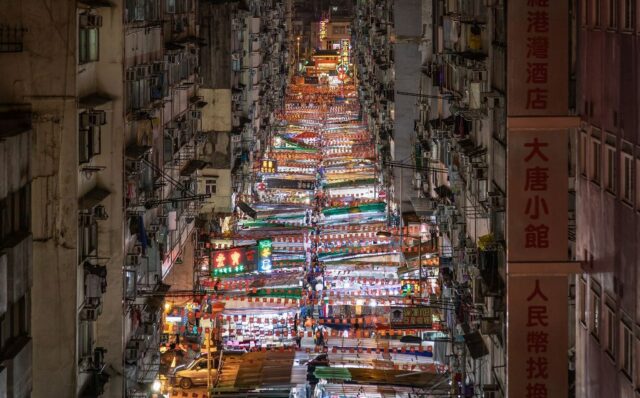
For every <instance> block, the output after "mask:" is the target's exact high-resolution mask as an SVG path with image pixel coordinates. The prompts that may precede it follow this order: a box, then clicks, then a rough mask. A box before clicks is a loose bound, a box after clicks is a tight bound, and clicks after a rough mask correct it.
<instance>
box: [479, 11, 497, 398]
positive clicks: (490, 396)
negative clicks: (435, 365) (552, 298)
mask: <svg viewBox="0 0 640 398" xmlns="http://www.w3.org/2000/svg"><path fill="white" fill-rule="evenodd" d="M485 1H487V0H485ZM489 1H491V0H489ZM494 1H495V0H494ZM499 394H500V387H498V385H497V384H484V385H482V398H498V397H499V396H500V395H499Z"/></svg>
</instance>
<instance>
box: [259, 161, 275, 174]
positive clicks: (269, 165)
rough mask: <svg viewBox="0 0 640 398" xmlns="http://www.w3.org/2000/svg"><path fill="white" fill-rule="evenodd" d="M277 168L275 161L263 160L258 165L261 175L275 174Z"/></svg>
mask: <svg viewBox="0 0 640 398" xmlns="http://www.w3.org/2000/svg"><path fill="white" fill-rule="evenodd" d="M277 168H278V163H277V162H276V161H275V160H268V159H264V160H263V161H262V164H261V165H260V172H261V173H275V172H276V169H277Z"/></svg>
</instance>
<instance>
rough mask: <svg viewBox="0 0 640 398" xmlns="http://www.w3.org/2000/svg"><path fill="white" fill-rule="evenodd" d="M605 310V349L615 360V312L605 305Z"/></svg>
mask: <svg viewBox="0 0 640 398" xmlns="http://www.w3.org/2000/svg"><path fill="white" fill-rule="evenodd" d="M606 308H607V312H606V318H605V327H606V336H605V337H606V344H605V347H606V351H607V354H609V356H610V357H611V358H612V359H614V360H615V358H616V354H615V353H616V324H617V322H616V313H615V311H614V310H613V309H612V308H611V307H609V306H608V305H607V307H606Z"/></svg>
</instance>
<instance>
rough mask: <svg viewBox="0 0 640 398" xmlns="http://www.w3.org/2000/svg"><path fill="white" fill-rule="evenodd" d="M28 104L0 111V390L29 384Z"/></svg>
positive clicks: (27, 388) (18, 391)
mask: <svg viewBox="0 0 640 398" xmlns="http://www.w3.org/2000/svg"><path fill="white" fill-rule="evenodd" d="M32 134H33V131H32V129H31V110H30V108H29V106H27V105H17V104H15V105H12V106H9V107H7V108H6V109H3V112H2V114H0V170H2V171H0V391H2V393H1V394H0V395H1V396H2V397H3V398H4V397H25V396H29V394H30V393H31V390H32V388H33V387H32V383H31V379H32V370H31V355H32V351H33V339H32V334H31V320H30V319H29V313H30V310H31V300H32V297H33V293H32V292H31V288H32V282H31V281H32V277H31V275H32V274H33V257H32V245H33V239H32V235H31V214H30V213H31V212H30V210H31V182H32V178H31V173H32V170H31V145H32V142H33V137H32Z"/></svg>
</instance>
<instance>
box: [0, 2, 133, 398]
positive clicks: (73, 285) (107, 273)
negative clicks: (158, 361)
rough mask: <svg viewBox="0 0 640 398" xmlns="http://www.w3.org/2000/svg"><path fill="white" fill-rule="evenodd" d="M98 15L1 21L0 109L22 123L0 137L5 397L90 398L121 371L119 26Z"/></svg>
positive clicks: (85, 12) (99, 7)
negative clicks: (109, 370)
mask: <svg viewBox="0 0 640 398" xmlns="http://www.w3.org/2000/svg"><path fill="white" fill-rule="evenodd" d="M107 3H108V2H91V1H86V2H82V1H79V2H76V1H64V2H58V3H57V4H56V7H55V8H47V7H43V4H41V3H39V2H35V1H12V2H8V3H6V4H4V5H3V7H2V9H1V10H0V21H2V22H1V23H2V26H3V27H2V30H3V33H2V35H0V37H1V41H2V42H1V43H0V48H1V49H2V50H1V51H2V52H1V53H0V57H1V58H2V62H0V64H1V65H2V66H0V68H1V69H2V76H3V77H2V79H0V80H1V83H0V84H1V85H2V89H1V92H2V94H0V97H1V99H0V102H2V103H3V104H6V105H4V107H5V109H4V110H5V111H7V112H10V113H11V114H13V115H14V116H15V115H24V117H25V118H26V120H25V122H24V123H20V124H15V123H14V125H13V127H12V126H11V124H9V125H8V127H7V125H5V126H3V131H2V136H3V149H4V151H5V155H6V156H5V157H4V158H3V159H4V161H3V167H2V170H3V172H4V173H7V174H6V177H7V178H6V179H5V178H2V186H3V195H2V196H3V198H4V199H5V202H4V203H6V206H3V232H5V233H6V232H7V231H14V232H13V233H9V234H8V235H4V238H3V252H4V253H5V254H4V257H3V258H5V260H3V263H4V264H5V265H4V266H3V268H4V272H2V275H4V278H6V279H5V281H4V283H1V284H0V285H1V286H3V288H1V290H2V291H3V293H5V292H6V293H5V294H6V300H3V301H4V303H5V305H6V310H5V311H3V312H5V315H4V316H3V322H2V323H3V333H2V336H3V338H2V341H3V343H2V344H3V346H2V350H1V352H2V355H3V357H2V359H1V360H0V361H1V363H2V366H4V369H5V371H4V372H3V373H5V375H6V376H5V377H3V386H4V387H6V388H3V389H2V391H6V396H9V397H27V396H36V397H37V396H76V395H77V396H94V395H95V394H96V393H98V392H101V391H103V390H104V384H105V382H106V380H107V379H108V376H107V373H106V372H105V371H104V370H105V368H106V366H107V365H112V366H113V368H114V369H121V368H122V365H121V364H122V338H121V335H122V315H121V314H122V261H123V259H122V243H123V242H122V234H121V231H122V227H121V225H122V222H123V220H122V211H121V203H122V196H121V194H120V192H121V191H122V190H121V186H122V161H121V156H122V147H123V142H122V135H123V134H122V133H123V118H122V112H123V101H122V99H123V87H122V85H121V84H115V85H114V84H113V82H114V81H116V82H119V81H122V80H123V79H122V78H123V76H122V71H121V70H122V69H121V67H120V65H121V64H122V52H121V46H120V45H118V43H119V40H118V39H119V38H120V39H121V38H122V33H121V32H122V22H121V18H119V16H118V14H114V13H112V12H110V11H111V8H113V7H116V4H115V3H113V4H112V3H108V4H107ZM103 6H108V7H106V8H105V7H103ZM105 36H107V37H108V36H110V37H113V38H114V40H112V41H105V40H103V41H100V38H101V37H105ZM20 126H24V130H23V131H20V129H19V128H18V127H20ZM6 151H10V152H9V153H7V152H6ZM9 203H10V204H11V206H10V207H9ZM18 232H19V233H18ZM18 238H19V240H18V241H15V239H18ZM7 282H8V283H7ZM4 287H7V289H6V290H5V288H4ZM9 304H10V306H9ZM52 380H55V382H52ZM119 385H121V382H119V381H118V380H117V377H115V378H112V382H111V383H110V387H111V388H113V391H116V393H114V394H113V396H119V395H121V388H120V387H119Z"/></svg>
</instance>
